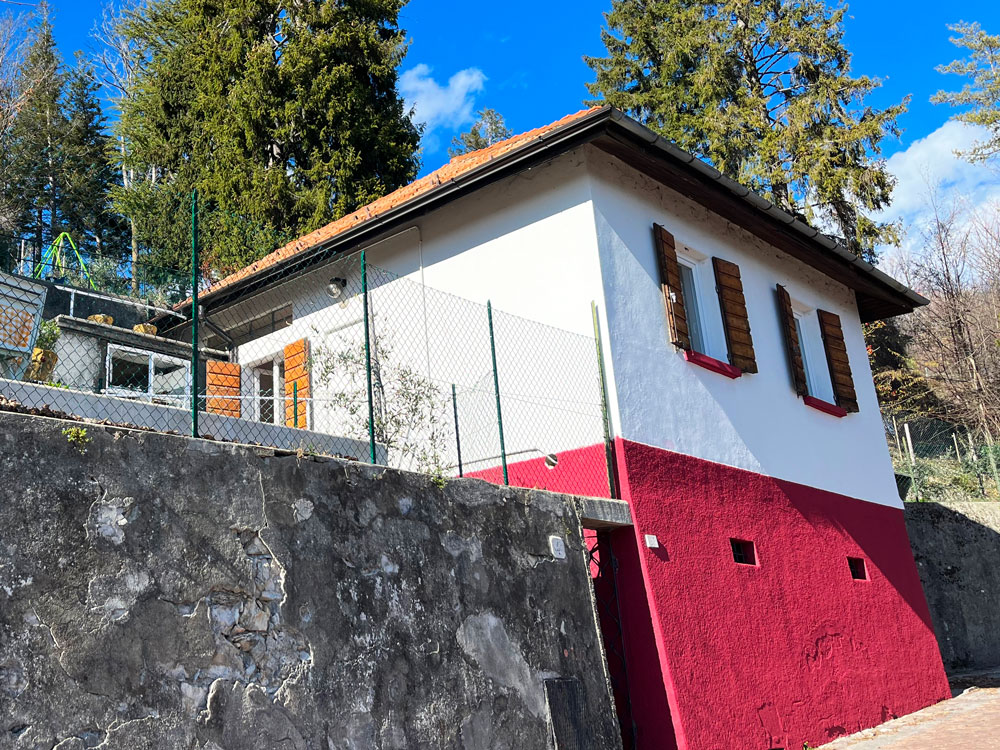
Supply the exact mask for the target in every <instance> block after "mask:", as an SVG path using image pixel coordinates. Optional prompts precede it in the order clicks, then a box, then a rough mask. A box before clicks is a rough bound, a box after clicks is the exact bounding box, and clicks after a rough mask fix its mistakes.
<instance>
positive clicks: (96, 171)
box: [62, 53, 126, 256]
mask: <svg viewBox="0 0 1000 750" xmlns="http://www.w3.org/2000/svg"><path fill="white" fill-rule="evenodd" d="M99 90H100V84H99V83H98V82H97V79H96V77H95V74H94V68H93V66H92V65H90V64H89V63H87V62H86V61H85V60H84V58H83V56H82V55H81V54H80V53H77V56H76V67H75V68H74V69H73V70H72V71H71V72H70V73H69V81H68V84H67V87H66V96H65V105H64V112H65V117H66V121H65V125H66V132H65V135H64V136H63V142H62V152H63V156H62V159H63V161H62V173H63V176H62V184H63V195H62V220H63V223H64V225H65V226H66V228H67V231H68V232H69V233H70V234H71V235H72V236H73V238H74V239H75V240H76V242H77V244H78V245H79V246H81V248H85V249H91V250H94V251H96V252H98V253H100V254H108V255H116V256H117V255H119V254H121V252H122V250H123V245H124V243H125V242H126V238H125V236H124V226H123V223H122V220H121V219H120V217H117V216H115V215H114V214H113V213H112V211H111V205H110V196H111V190H112V187H113V186H114V185H116V184H117V182H118V180H117V174H116V171H115V169H114V167H113V165H112V162H111V158H110V157H111V153H112V152H111V149H112V145H111V143H110V138H109V135H108V131H107V120H106V118H105V115H104V112H103V110H102V108H101V103H100V100H99V99H98V92H99Z"/></svg>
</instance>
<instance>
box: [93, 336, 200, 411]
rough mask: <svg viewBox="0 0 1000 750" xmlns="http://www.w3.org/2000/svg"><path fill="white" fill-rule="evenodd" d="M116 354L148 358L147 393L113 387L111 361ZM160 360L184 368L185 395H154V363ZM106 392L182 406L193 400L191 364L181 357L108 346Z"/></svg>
mask: <svg viewBox="0 0 1000 750" xmlns="http://www.w3.org/2000/svg"><path fill="white" fill-rule="evenodd" d="M115 352H126V353H128V354H138V355H140V356H144V357H146V368H147V370H146V383H147V385H146V391H145V392H143V391H140V390H138V389H136V388H122V387H121V386H113V385H111V372H112V368H111V360H112V359H113V356H114V354H115ZM156 360H159V361H161V362H169V363H170V364H175V365H182V366H183V367H184V395H183V396H175V395H169V394H162V393H153V392H152V389H153V377H154V372H155V365H154V362H155V361H156ZM104 392H105V393H106V394H108V395H109V396H121V397H124V398H137V399H139V400H141V401H149V402H152V401H153V399H163V400H164V401H178V400H180V401H181V405H183V404H184V403H186V402H187V401H189V400H190V399H191V362H190V361H189V360H187V359H182V358H180V357H171V356H170V355H169V354H161V353H160V352H154V351H150V350H149V349H137V348H136V347H133V346H124V345H122V344H111V343H109V344H108V351H107V354H106V355H105V359H104Z"/></svg>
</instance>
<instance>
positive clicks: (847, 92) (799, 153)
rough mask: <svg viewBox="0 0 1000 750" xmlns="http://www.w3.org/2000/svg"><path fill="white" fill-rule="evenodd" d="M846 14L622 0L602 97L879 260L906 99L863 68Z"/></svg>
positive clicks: (599, 60)
mask: <svg viewBox="0 0 1000 750" xmlns="http://www.w3.org/2000/svg"><path fill="white" fill-rule="evenodd" d="M845 12H846V8H845V7H844V6H843V5H837V6H836V7H833V8H831V7H829V6H828V5H827V3H826V2H824V0H794V1H793V0H763V1H761V0H720V1H718V2H708V1H706V0H657V2H651V1H650V0H612V9H611V12H610V13H608V14H607V15H606V21H607V28H606V29H605V30H604V31H603V35H602V38H603V41H604V44H605V46H606V47H607V50H608V55H607V56H606V57H591V58H587V62H588V63H589V64H590V66H591V67H592V68H593V69H594V71H595V72H596V81H595V82H593V83H591V84H589V88H590V92H591V94H593V95H595V96H597V97H600V99H598V100H596V101H594V102H591V103H598V102H599V103H609V104H612V105H613V106H615V107H618V108H619V109H622V110H623V111H625V112H627V113H628V114H630V115H632V116H633V117H636V118H637V119H639V120H641V121H642V122H644V123H645V124H647V125H648V126H649V127H650V128H652V129H653V130H655V131H657V132H659V133H660V134H662V135H664V136H665V137H667V138H670V139H673V140H674V141H676V142H677V143H678V145H680V146H681V147H682V148H685V149H687V150H689V151H692V152H693V153H695V154H697V155H699V156H701V157H702V158H705V159H707V160H708V161H709V162H711V163H712V164H713V165H714V166H715V167H717V168H718V169H719V170H720V171H722V172H724V173H726V174H728V175H729V176H731V177H733V178H734V179H736V180H738V181H740V182H742V183H744V184H747V185H749V186H750V187H753V188H754V189H755V190H757V191H758V192H760V193H762V194H763V195H764V196H765V197H767V198H769V199H770V200H771V201H772V202H773V203H775V204H776V205H778V206H779V207H780V208H782V209H784V210H786V211H789V212H791V213H794V214H799V215H802V216H803V217H804V218H806V219H807V220H809V221H812V222H813V223H815V224H817V225H818V226H820V227H822V228H825V229H827V230H828V231H830V232H831V233H834V234H836V235H838V236H839V237H841V238H842V239H843V240H844V241H845V242H846V243H847V244H848V246H850V247H851V248H852V249H853V250H854V252H856V253H858V254H861V255H864V256H867V257H869V258H872V257H874V254H875V248H876V247H877V246H878V245H880V244H887V243H892V242H894V241H896V240H897V236H896V230H895V227H894V226H892V225H886V224H884V223H880V222H878V221H877V220H875V219H873V218H872V216H873V215H874V214H875V213H876V212H878V211H879V210H880V209H882V208H885V207H886V206H887V205H888V204H889V201H890V198H891V193H892V187H893V178H892V177H891V175H890V174H889V173H888V172H887V171H886V168H885V165H884V162H883V161H881V160H879V159H878V154H879V146H880V143H881V141H882V139H883V138H884V137H885V136H895V135H898V132H899V131H898V128H897V125H896V118H897V117H898V116H899V115H900V114H901V113H902V112H904V111H905V106H906V103H905V102H903V103H901V104H898V105H896V106H892V107H889V108H888V109H885V110H878V109H875V108H873V107H871V106H868V105H866V104H865V98H866V97H867V96H868V94H870V93H871V92H872V90H874V89H875V88H877V87H878V86H879V85H880V84H879V82H878V81H877V80H874V79H872V78H868V77H866V76H859V77H853V76H852V75H851V73H850V62H851V56H850V53H849V52H848V51H847V49H846V47H845V46H844V41H843V36H844V30H843V19H844V14H845Z"/></svg>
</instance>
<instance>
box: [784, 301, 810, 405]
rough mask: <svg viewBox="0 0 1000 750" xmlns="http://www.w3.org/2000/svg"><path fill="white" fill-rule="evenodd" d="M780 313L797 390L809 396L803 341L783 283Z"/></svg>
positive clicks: (789, 365)
mask: <svg viewBox="0 0 1000 750" xmlns="http://www.w3.org/2000/svg"><path fill="white" fill-rule="evenodd" d="M778 313H779V315H780V316H781V328H782V330H783V331H784V334H785V351H787V352H788V367H789V369H791V371H792V383H793V385H794V386H795V392H796V393H797V394H798V395H800V396H808V395H809V383H808V381H807V380H806V366H805V362H803V361H802V342H801V341H799V331H798V328H796V327H795V312H794V311H793V310H792V298H791V297H790V296H789V295H788V290H787V289H785V287H783V286H782V285H781V284H778Z"/></svg>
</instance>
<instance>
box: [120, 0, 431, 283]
mask: <svg viewBox="0 0 1000 750" xmlns="http://www.w3.org/2000/svg"><path fill="white" fill-rule="evenodd" d="M402 4H403V0H339V1H334V0H319V1H316V2H309V3H293V4H286V3H282V2H278V0H219V1H218V2H215V3H204V2H201V1H200V0H153V1H152V2H150V3H149V4H148V5H147V6H146V7H145V8H140V9H139V10H137V11H135V12H133V13H132V14H130V16H129V19H128V21H127V23H126V25H125V28H126V30H127V32H128V33H129V34H130V35H131V37H132V39H134V40H135V41H136V42H137V43H138V44H139V48H140V51H141V54H142V56H143V58H144V65H143V67H142V68H141V70H140V71H139V72H138V75H137V78H136V80H135V83H134V90H133V92H132V95H131V96H129V97H126V98H124V99H123V102H122V106H123V112H122V117H121V120H120V123H119V135H121V137H122V138H124V139H125V141H126V142H127V143H128V144H129V151H128V153H127V154H126V166H127V167H129V168H133V169H136V170H137V171H139V172H140V173H149V172H150V171H151V170H152V172H153V179H150V180H148V181H143V182H141V183H136V184H135V185H132V186H130V187H129V189H128V190H124V191H121V192H120V194H119V195H118V197H117V200H116V205H117V206H118V208H119V209H120V210H121V212H122V213H124V214H125V215H127V216H130V217H134V218H135V219H136V223H137V226H138V227H139V231H140V233H141V235H142V237H143V239H144V241H145V243H146V244H147V245H150V246H152V247H154V248H157V249H158V251H160V258H161V259H165V260H167V261H168V262H169V263H171V264H172V265H182V264H183V263H184V261H185V259H186V257H187V253H188V248H189V239H188V231H189V221H188V219H187V218H186V216H187V215H188V211H189V203H188V201H189V195H190V192H191V190H192V189H193V188H197V189H198V190H199V192H200V194H201V196H202V203H203V205H204V206H205V207H206V213H205V216H204V217H203V230H204V232H205V234H206V241H205V247H206V253H205V260H206V264H207V265H209V266H210V267H212V268H213V269H215V270H219V271H227V270H232V269H233V268H237V267H241V266H243V265H245V264H247V263H249V262H251V261H253V260H255V259H256V258H258V257H260V256H261V255H263V254H265V253H267V252H269V251H270V250H272V249H273V248H274V247H275V246H277V245H278V244H280V243H282V242H284V241H287V240H288V239H291V238H293V237H295V236H297V235H299V234H301V233H304V232H308V231H310V230H312V229H315V228H317V227H319V226H322V225H323V224H325V223H327V222H329V221H331V220H333V219H336V218H338V217H340V216H342V215H344V214H345V213H348V212H350V211H351V210H353V209H355V208H356V207H358V206H360V205H362V204H364V203H367V202H370V201H371V200H374V199H375V198H377V197H379V196H380V195H382V194H384V193H386V192H387V191H390V190H392V189H395V188H396V187H398V186H400V185H401V184H404V183H406V182H407V181H409V180H410V179H411V178H412V177H413V175H414V174H415V171H416V166H417V162H416V157H415V153H416V149H417V145H418V141H419V132H418V131H417V129H416V128H415V127H414V126H413V124H412V123H411V122H410V119H409V117H408V116H407V113H406V112H405V111H404V106H403V102H402V99H401V98H400V96H399V94H398V92H397V90H396V76H397V73H396V69H397V66H398V64H399V62H400V61H401V59H402V56H403V54H404V52H405V46H404V37H403V32H402V31H400V30H399V28H398V27H397V18H398V14H399V10H400V8H401V7H402ZM157 175H158V177H157Z"/></svg>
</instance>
